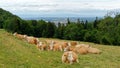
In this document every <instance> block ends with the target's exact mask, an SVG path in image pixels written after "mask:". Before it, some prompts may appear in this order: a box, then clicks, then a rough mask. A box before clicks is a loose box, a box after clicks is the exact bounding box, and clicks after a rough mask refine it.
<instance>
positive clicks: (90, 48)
mask: <svg viewBox="0 0 120 68" xmlns="http://www.w3.org/2000/svg"><path fill="white" fill-rule="evenodd" d="M88 52H89V53H92V54H100V53H101V51H100V50H99V49H97V48H93V47H89V48H88Z"/></svg>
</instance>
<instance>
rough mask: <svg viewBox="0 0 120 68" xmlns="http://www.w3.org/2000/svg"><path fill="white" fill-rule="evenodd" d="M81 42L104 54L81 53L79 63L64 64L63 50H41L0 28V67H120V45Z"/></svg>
mask: <svg viewBox="0 0 120 68" xmlns="http://www.w3.org/2000/svg"><path fill="white" fill-rule="evenodd" d="M39 39H40V40H45V39H46V38H39ZM50 40H58V41H61V40H59V39H50ZM62 41H68V40H62ZM80 43H85V44H90V45H92V46H93V47H96V48H98V49H100V50H102V54H100V55H96V54H87V55H79V63H74V64H73V65H69V64H63V63H62V62H61V56H62V54H63V52H52V51H49V52H48V51H39V50H38V49H37V48H36V46H35V45H31V44H28V43H27V42H25V41H23V40H19V39H17V38H16V37H14V36H13V35H12V34H11V33H8V32H6V31H5V30H3V29H0V68H120V47H119V46H107V45H99V44H94V43H89V42H80Z"/></svg>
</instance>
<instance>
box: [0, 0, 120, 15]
mask: <svg viewBox="0 0 120 68" xmlns="http://www.w3.org/2000/svg"><path fill="white" fill-rule="evenodd" d="M0 8H3V9H5V10H7V11H10V12H12V13H13V14H16V15H18V16H20V17H31V16H35V17H91V16H104V15H105V14H106V13H107V12H109V11H113V10H119V9H120V0H0Z"/></svg>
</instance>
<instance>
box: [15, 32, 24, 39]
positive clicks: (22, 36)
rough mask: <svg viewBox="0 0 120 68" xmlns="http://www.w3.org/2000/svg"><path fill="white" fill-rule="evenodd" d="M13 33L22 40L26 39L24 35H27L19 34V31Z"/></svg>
mask: <svg viewBox="0 0 120 68" xmlns="http://www.w3.org/2000/svg"><path fill="white" fill-rule="evenodd" d="M13 35H14V36H16V37H17V38H19V39H21V40H23V39H25V38H24V36H26V35H22V34H18V33H17V32H15V33H14V34H13Z"/></svg>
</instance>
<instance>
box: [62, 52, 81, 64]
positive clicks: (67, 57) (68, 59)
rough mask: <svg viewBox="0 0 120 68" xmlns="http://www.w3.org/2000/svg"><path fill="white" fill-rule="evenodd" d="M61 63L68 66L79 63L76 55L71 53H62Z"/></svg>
mask: <svg viewBox="0 0 120 68" xmlns="http://www.w3.org/2000/svg"><path fill="white" fill-rule="evenodd" d="M62 62H63V63H69V64H73V62H77V63H79V61H78V55H77V54H76V53H75V52H73V51H67V52H64V53H63V55H62Z"/></svg>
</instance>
